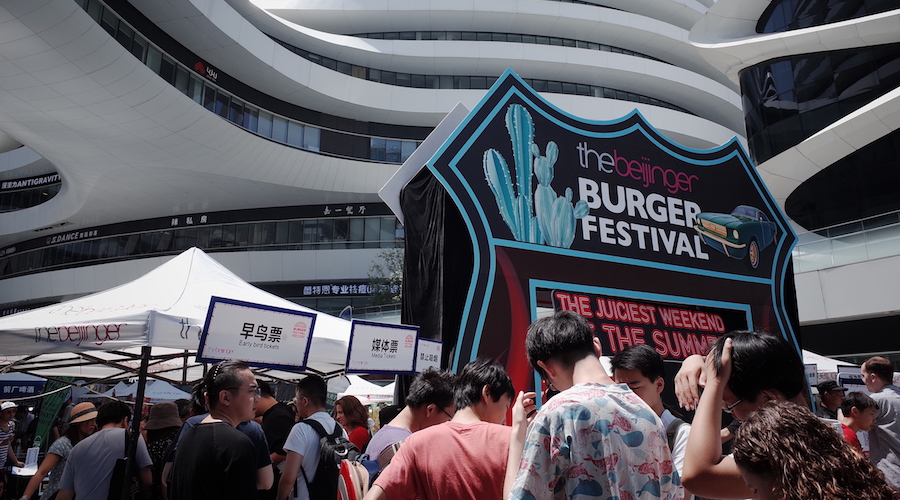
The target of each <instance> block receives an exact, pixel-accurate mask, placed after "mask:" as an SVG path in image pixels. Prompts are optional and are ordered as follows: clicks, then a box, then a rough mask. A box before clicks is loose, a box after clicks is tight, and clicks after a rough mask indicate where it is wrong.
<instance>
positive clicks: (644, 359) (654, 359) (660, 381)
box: [610, 345, 691, 498]
mask: <svg viewBox="0 0 900 500" xmlns="http://www.w3.org/2000/svg"><path fill="white" fill-rule="evenodd" d="M610 365H612V369H613V380H615V381H616V383H619V384H625V385H627V386H628V387H629V388H630V389H631V390H632V391H634V393H635V394H636V395H637V396H638V397H639V398H641V399H643V400H644V402H645V403H647V405H649V406H650V409H652V410H653V412H654V413H656V415H657V416H658V417H659V418H660V420H662V423H663V427H665V428H666V438H667V440H668V444H669V450H670V451H671V452H672V462H673V464H674V465H675V470H676V471H678V474H681V468H682V466H683V465H684V451H685V449H687V441H688V435H689V434H690V432H691V425H690V424H688V423H687V422H685V421H684V420H682V419H680V418H678V417H676V416H675V415H673V414H672V412H671V411H669V410H667V409H666V408H665V407H664V406H663V402H662V391H663V388H665V386H666V382H665V379H664V378H663V376H664V375H665V367H664V365H663V360H662V356H660V355H659V353H657V352H656V350H655V349H653V348H652V347H650V346H648V345H636V346H630V347H626V348H625V349H624V350H622V351H620V352H619V353H618V354H616V355H615V356H613V358H612V360H610ZM684 498H691V494H690V493H689V492H687V491H685V492H684Z"/></svg>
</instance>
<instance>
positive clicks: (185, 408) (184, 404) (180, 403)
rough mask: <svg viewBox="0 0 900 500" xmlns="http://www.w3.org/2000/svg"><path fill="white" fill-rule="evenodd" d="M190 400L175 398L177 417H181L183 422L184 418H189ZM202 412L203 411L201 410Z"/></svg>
mask: <svg viewBox="0 0 900 500" xmlns="http://www.w3.org/2000/svg"><path fill="white" fill-rule="evenodd" d="M192 404H193V403H192V402H191V400H190V399H176V400H175V406H177V407H178V418H180V419H181V422H182V423H184V421H185V420H187V419H189V418H191V406H192ZM201 413H203V412H201Z"/></svg>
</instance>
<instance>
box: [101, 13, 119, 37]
mask: <svg viewBox="0 0 900 500" xmlns="http://www.w3.org/2000/svg"><path fill="white" fill-rule="evenodd" d="M100 26H102V27H103V29H105V30H106V32H107V33H109V34H110V35H112V36H116V30H117V28H118V27H119V19H118V18H117V17H116V14H115V13H114V12H113V11H111V10H109V9H103V17H101V18H100Z"/></svg>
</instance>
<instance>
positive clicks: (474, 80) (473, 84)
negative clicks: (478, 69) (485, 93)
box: [469, 76, 488, 89]
mask: <svg viewBox="0 0 900 500" xmlns="http://www.w3.org/2000/svg"><path fill="white" fill-rule="evenodd" d="M469 88H473V89H486V88H488V85H487V78H485V77H483V76H473V77H470V78H469Z"/></svg>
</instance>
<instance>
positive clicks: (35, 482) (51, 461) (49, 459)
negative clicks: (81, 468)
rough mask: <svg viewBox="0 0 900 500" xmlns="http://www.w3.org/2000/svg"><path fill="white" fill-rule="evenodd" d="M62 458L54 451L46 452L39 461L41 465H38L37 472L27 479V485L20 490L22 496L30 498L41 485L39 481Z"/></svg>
mask: <svg viewBox="0 0 900 500" xmlns="http://www.w3.org/2000/svg"><path fill="white" fill-rule="evenodd" d="M60 460H62V457H61V456H59V455H57V454H56V453H47V456H46V457H44V461H43V462H41V466H40V467H38V470H37V472H35V473H34V475H33V476H31V479H30V480H29V481H28V486H26V487H25V491H23V492H22V496H23V497H25V498H31V496H32V495H34V494H35V493H36V492H37V490H38V486H40V485H41V481H43V480H44V478H45V477H47V474H49V473H50V471H51V470H53V468H54V467H56V464H58V463H59V461H60Z"/></svg>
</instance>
